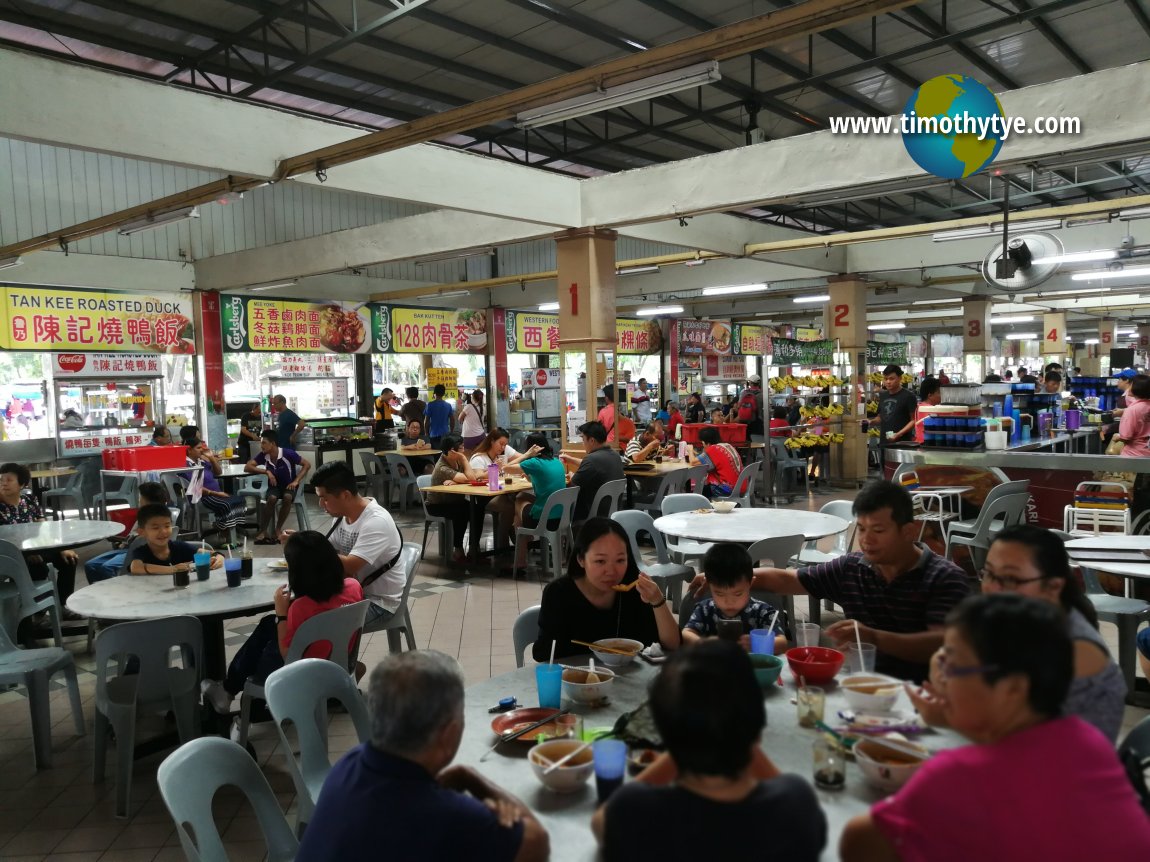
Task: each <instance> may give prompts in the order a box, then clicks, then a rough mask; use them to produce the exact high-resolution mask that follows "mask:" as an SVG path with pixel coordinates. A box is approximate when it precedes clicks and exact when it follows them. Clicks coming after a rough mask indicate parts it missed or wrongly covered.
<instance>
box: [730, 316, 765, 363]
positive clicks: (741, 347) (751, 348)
mask: <svg viewBox="0 0 1150 862" xmlns="http://www.w3.org/2000/svg"><path fill="white" fill-rule="evenodd" d="M734 332H735V334H734V338H733V340H732V342H731V343H732V345H733V347H734V352H735V353H738V354H740V355H742V356H762V355H763V354H765V353H766V352H767V346H768V345H769V344H770V336H769V334H768V332H767V328H766V327H765V326H753V325H751V324H747V323H736V324H735V330H734Z"/></svg>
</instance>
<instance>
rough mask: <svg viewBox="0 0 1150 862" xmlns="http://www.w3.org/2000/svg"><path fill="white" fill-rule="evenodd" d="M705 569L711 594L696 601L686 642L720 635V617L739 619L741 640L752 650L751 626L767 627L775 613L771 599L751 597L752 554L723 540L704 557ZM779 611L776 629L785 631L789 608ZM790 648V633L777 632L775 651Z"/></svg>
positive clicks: (684, 638) (740, 642)
mask: <svg viewBox="0 0 1150 862" xmlns="http://www.w3.org/2000/svg"><path fill="white" fill-rule="evenodd" d="M703 571H704V572H706V574H707V584H708V585H709V586H710V588H711V597H710V598H709V599H703V600H702V601H701V602H699V603H698V604H697V605H695V609H694V610H693V611H692V612H691V618H690V619H689V620H687V625H686V626H685V627H684V628H683V645H684V646H687V645H690V644H692V643H696V642H698V641H701V640H703V639H704V638H710V637H717V636H718V635H719V620H720V619H723V620H737V621H739V622H740V623H742V633H741V634H740V636H739V644H740V645H741V646H742V647H743V649H745V650H749V649H750V648H751V635H750V632H751V630H752V629H765V628H767V627H768V626H769V625H770V624H771V618H772V617H773V616H774V615H775V608H774V606H772V605H771V604H770V603H768V602H764V601H760V600H759V599H753V598H751V580H752V578H753V577H754V573H755V567H754V563H753V562H752V561H751V555H750V554H748V553H747V549H746V548H744V547H743V546H742V545H735V544H733V543H730V542H719V543H716V544H715V545H713V546H712V547H711V549H710V550H709V551H707V554H706V556H704V557H703ZM778 613H779V618H778V620H776V622H775V631H778V632H785V631H786V630H787V612H786V611H784V610H779V612H778ZM786 648H787V639H786V637H785V636H784V635H782V634H779V635H776V636H775V654H776V655H779V654H781V653H782V652H783V651H785V650H786Z"/></svg>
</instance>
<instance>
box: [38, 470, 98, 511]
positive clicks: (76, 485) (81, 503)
mask: <svg viewBox="0 0 1150 862" xmlns="http://www.w3.org/2000/svg"><path fill="white" fill-rule="evenodd" d="M85 468H86V465H84V464H83V463H80V464H77V465H76V472H75V473H73V474H72V475H71V476H69V477H68V481H67V482H65V483H64V484H63V485H61V486H60V487H58V488H49V489H48V490H47V491H45V492H44V493H43V495H42V496H41V499H42V500H43V503H44V508H45V509H48V508H49V504H50V503H51V504H52V505H51V509H52V518H53V519H54V520H57V521H59V520H62V519H63V518H64V508H63V506H62V505H56V504H55V502H54V501H56V500H59V501H60V502H61V503H63V502H64V501H67V500H73V501H75V503H76V509H77V513H78V514H79V516H80V517H81V518H88V517H89V513H88V504H87V502H86V500H87V498H86V496H85V494H84V480H85V473H87V472H88V470H87V469H85Z"/></svg>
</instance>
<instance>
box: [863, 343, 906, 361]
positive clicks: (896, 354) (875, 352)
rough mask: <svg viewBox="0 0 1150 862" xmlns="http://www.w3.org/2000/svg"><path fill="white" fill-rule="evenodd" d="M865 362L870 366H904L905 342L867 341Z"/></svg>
mask: <svg viewBox="0 0 1150 862" xmlns="http://www.w3.org/2000/svg"><path fill="white" fill-rule="evenodd" d="M866 361H867V363H868V364H870V365H906V364H907V345H906V342H903V341H896V342H890V343H887V342H880V341H868V342H867V343H866Z"/></svg>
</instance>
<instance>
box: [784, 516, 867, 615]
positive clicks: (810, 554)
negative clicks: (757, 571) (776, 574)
mask: <svg viewBox="0 0 1150 862" xmlns="http://www.w3.org/2000/svg"><path fill="white" fill-rule="evenodd" d="M853 506H854V503H852V502H851V501H850V500H831V501H830V502H829V503H824V504H823V506H822V508H820V509H819V512H820V513H821V514H824V515H834V516H835V517H836V518H842V519H843V520H844V521H846V522H847V523H849V524H850V526H849V527H848V528H847V529H845V530H843V531H842V532H841V533H836V534H835V539H834V545H833V546H832V547H831V549H830V550H829V551H820V550H819V542H818V539H811V540H810V541H808V542H807V543H806V544H805V545H804V546H803V549H802V550H801V551H799V553H798V555H797V556H795V557H794V558H793V559H792V560H791V562H790V565H791V566H792V567H794V568H802V567H804V566H817V565H818V564H819V563H829V562H830V561H831V560H837V559H838V558H839V557H841V556H843V554H848V553H850V549H851V546H852V545H854V541H855V530H857V529H858V524H857V522H856V521H855V520H854V511H853ZM833 607H834V605H833V603H832V602H829V601H828V602H826V609H827V610H828V611H829V610H831V609H832V608H833ZM807 620H808V621H809V622H812V623H814V624H815V625H818V624H819V622H820V621H821V620H822V608H820V607H819V600H818V599H817V598H815V597H814V596H810V606H809V608H808V609H807Z"/></svg>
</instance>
